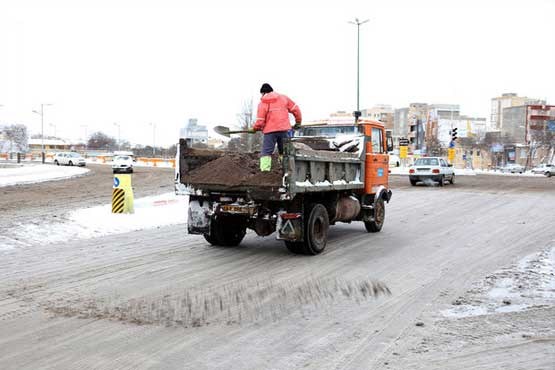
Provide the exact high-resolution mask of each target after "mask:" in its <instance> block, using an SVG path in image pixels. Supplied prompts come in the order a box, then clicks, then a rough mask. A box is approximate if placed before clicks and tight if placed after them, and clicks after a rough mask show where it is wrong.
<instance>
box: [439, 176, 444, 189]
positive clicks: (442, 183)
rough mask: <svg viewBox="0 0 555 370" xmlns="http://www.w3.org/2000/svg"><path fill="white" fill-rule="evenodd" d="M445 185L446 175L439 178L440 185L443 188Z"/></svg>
mask: <svg viewBox="0 0 555 370" xmlns="http://www.w3.org/2000/svg"><path fill="white" fill-rule="evenodd" d="M444 184H445V176H444V175H441V176H440V177H439V183H438V185H439V186H442V187H443V185H444Z"/></svg>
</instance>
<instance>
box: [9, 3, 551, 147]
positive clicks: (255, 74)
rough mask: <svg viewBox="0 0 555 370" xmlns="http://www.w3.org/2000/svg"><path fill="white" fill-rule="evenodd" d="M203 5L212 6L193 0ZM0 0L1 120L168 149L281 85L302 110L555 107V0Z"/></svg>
mask: <svg viewBox="0 0 555 370" xmlns="http://www.w3.org/2000/svg"><path fill="white" fill-rule="evenodd" d="M189 3H198V4H203V5H188V4H189ZM269 3H270V2H265V1H260V0H258V1H246V0H234V1H225V0H220V1H216V0H214V1H210V0H204V1H198V2H188V1H164V0H156V1H140V0H134V1H118V0H108V1H104V0H95V1H79V0H73V1H57V0H49V1H40V0H35V1H32V0H30V1H25V0H14V1H9V0H8V1H6V0H0V105H3V107H0V123H24V124H27V125H28V126H29V128H30V130H31V131H32V132H35V133H39V132H40V116H39V115H37V114H33V113H32V111H33V110H40V104H41V103H50V104H52V106H47V107H45V108H44V111H45V114H44V118H45V121H44V122H45V128H44V129H45V135H52V134H54V125H55V126H56V131H57V132H56V133H57V134H58V136H64V137H69V138H74V139H76V138H81V137H84V136H85V132H86V131H87V133H88V134H89V135H90V134H91V133H92V132H94V131H98V130H101V131H104V132H106V133H107V134H109V135H112V136H114V137H117V135H118V129H117V126H115V125H114V123H118V124H119V125H120V127H121V137H122V139H127V140H129V141H131V142H132V143H142V144H151V143H152V133H153V130H152V126H150V125H149V123H155V124H156V143H157V144H158V145H160V144H162V145H170V144H172V143H174V142H175V141H176V140H177V137H178V130H179V127H182V126H183V125H185V124H186V122H187V120H188V119H189V118H191V117H196V118H198V119H199V122H200V123H203V124H209V125H218V124H219V125H222V124H224V125H233V124H236V123H237V114H238V113H239V112H240V111H241V107H242V105H243V103H244V102H245V101H246V100H249V99H250V98H253V99H254V101H255V102H257V101H258V99H259V96H260V95H259V93H258V91H259V88H260V85H261V84H262V83H263V82H269V83H270V84H271V85H272V86H273V87H274V89H275V90H276V91H278V92H282V93H285V94H287V95H289V96H290V97H291V98H292V99H293V100H294V101H295V102H296V103H297V104H298V105H299V106H300V107H301V109H302V112H303V116H304V120H313V119H321V118H325V117H327V116H328V115H329V113H331V112H333V111H336V110H346V111H353V110H354V109H355V108H356V26H354V25H351V24H349V23H348V21H349V20H352V19H354V18H355V17H358V18H359V19H361V20H364V19H370V21H369V22H368V23H366V24H365V25H363V26H362V27H361V80H360V86H361V97H360V99H361V108H369V107H372V106H373V105H375V104H390V105H392V106H393V107H403V106H407V105H408V104H409V103H411V102H427V103H455V104H460V105H461V109H462V113H463V114H467V115H473V116H480V117H488V119H489V110H490V99H491V98H492V97H494V96H498V95H500V94H501V93H503V92H516V93H518V94H519V95H526V96H530V97H537V98H542V99H547V100H548V102H550V103H551V104H555V22H554V21H553V15H554V14H555V0H526V1H507V0H505V1H483V0H481V1H469V0H464V1H449V0H443V1H431V0H430V1H417V0H397V1H395V0H393V1H369V0H365V1H364V0H363V1H348V0H342V1H339V0H338V1H324V0H320V1H303V2H301V1H300V0H294V1H290V0H281V1H279V2H271V5H267V4H269Z"/></svg>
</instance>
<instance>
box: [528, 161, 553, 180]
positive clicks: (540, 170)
mask: <svg viewBox="0 0 555 370" xmlns="http://www.w3.org/2000/svg"><path fill="white" fill-rule="evenodd" d="M532 173H536V174H544V175H545V176H547V177H551V176H553V175H555V164H545V163H542V164H540V165H539V166H537V167H534V168H532Z"/></svg>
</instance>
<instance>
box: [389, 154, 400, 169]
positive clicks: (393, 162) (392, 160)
mask: <svg viewBox="0 0 555 370" xmlns="http://www.w3.org/2000/svg"><path fill="white" fill-rule="evenodd" d="M400 165H401V159H400V158H399V156H397V155H395V154H390V155H389V167H399V166H400Z"/></svg>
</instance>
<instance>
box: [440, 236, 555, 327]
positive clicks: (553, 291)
mask: <svg viewBox="0 0 555 370" xmlns="http://www.w3.org/2000/svg"><path fill="white" fill-rule="evenodd" d="M468 293H469V294H468V295H467V296H463V297H459V298H458V299H457V300H456V301H454V302H453V305H454V307H452V308H449V309H446V310H443V311H441V314H442V315H443V316H444V317H448V318H464V317H471V316H478V315H491V314H497V313H507V312H519V311H525V310H527V309H530V308H534V307H542V306H550V305H553V304H554V303H555V245H552V246H549V247H547V248H545V249H543V250H542V251H541V252H539V253H534V254H531V255H528V256H526V257H524V258H522V259H520V260H519V261H518V262H516V263H515V264H513V265H511V266H509V267H506V268H503V269H500V270H497V271H496V272H494V273H493V274H490V275H488V276H486V277H485V279H484V280H483V281H480V282H477V283H474V284H473V286H472V288H471V289H469V290H468Z"/></svg>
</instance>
